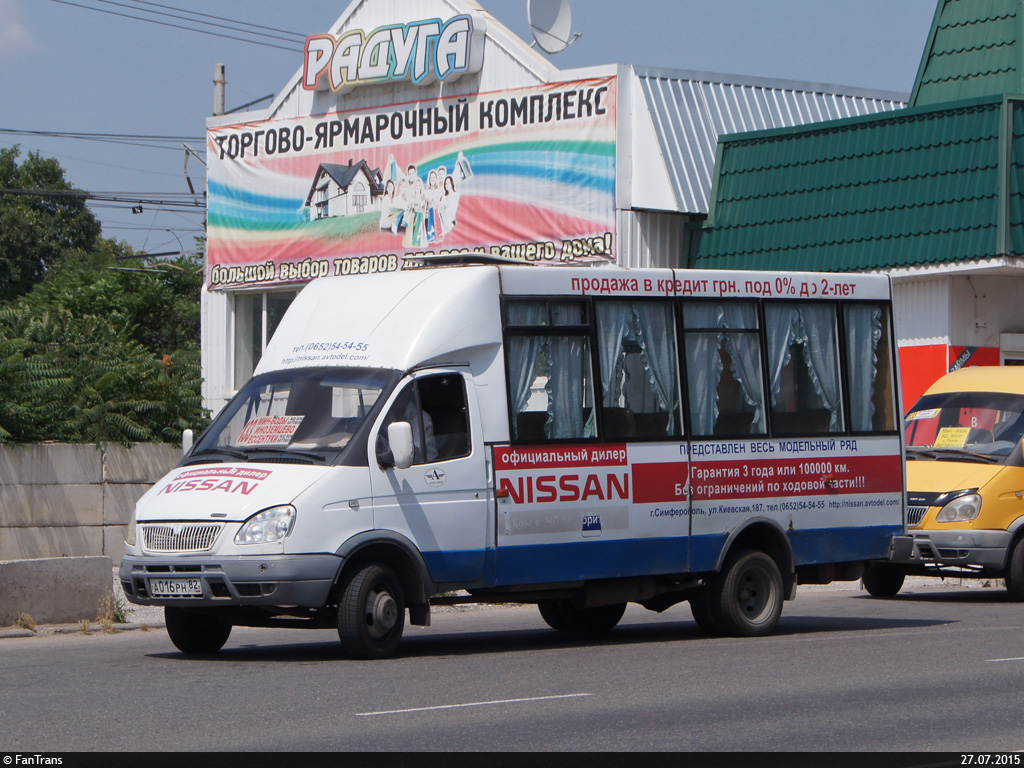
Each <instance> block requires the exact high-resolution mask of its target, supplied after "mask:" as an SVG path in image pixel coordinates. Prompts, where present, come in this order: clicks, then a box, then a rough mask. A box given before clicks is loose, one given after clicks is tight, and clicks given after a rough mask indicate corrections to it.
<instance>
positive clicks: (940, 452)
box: [906, 446, 1002, 464]
mask: <svg viewBox="0 0 1024 768" xmlns="http://www.w3.org/2000/svg"><path fill="white" fill-rule="evenodd" d="M906 452H907V458H910V459H914V458H919V457H924V458H928V459H935V460H936V461H951V460H953V461H956V460H962V459H970V460H973V461H978V462H981V463H983V464H998V463H999V462H1000V460H1001V459H1002V457H1001V456H993V455H992V454H990V453H978V452H977V451H968V450H965V449H963V448H915V447H913V446H907V449H906Z"/></svg>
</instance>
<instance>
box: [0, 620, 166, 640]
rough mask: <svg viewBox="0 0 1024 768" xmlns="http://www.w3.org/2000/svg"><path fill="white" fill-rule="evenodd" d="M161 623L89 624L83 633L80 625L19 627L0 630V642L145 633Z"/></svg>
mask: <svg viewBox="0 0 1024 768" xmlns="http://www.w3.org/2000/svg"><path fill="white" fill-rule="evenodd" d="M164 626H165V625H164V623H163V622H154V623H151V624H150V623H146V624H136V623H128V624H114V625H113V626H112V627H111V628H110V629H106V628H105V627H104V626H103V625H102V624H97V623H90V624H89V626H88V627H87V628H85V630H84V631H83V628H82V625H81V624H50V625H45V626H39V627H36V628H35V629H34V630H31V629H22V628H21V627H4V628H0V640H6V639H13V638H21V637H52V636H54V635H117V634H120V633H121V632H132V631H135V630H139V631H141V632H145V631H147V630H150V629H163V628H164Z"/></svg>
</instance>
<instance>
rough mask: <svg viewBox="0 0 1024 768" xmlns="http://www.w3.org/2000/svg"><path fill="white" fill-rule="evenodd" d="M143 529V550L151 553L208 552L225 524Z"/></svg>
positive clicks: (160, 525) (148, 526)
mask: <svg viewBox="0 0 1024 768" xmlns="http://www.w3.org/2000/svg"><path fill="white" fill-rule="evenodd" d="M139 527H140V528H142V548H143V549H145V550H148V551H150V552H178V553H184V552H208V551H209V550H210V549H211V548H212V547H213V543H214V542H215V541H216V540H217V535H218V534H219V533H220V532H221V530H222V529H223V528H224V524H223V523H152V524H145V525H141V526H139Z"/></svg>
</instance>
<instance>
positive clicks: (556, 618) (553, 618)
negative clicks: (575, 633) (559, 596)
mask: <svg viewBox="0 0 1024 768" xmlns="http://www.w3.org/2000/svg"><path fill="white" fill-rule="evenodd" d="M537 608H538V609H539V610H540V617H541V618H542V619H544V621H545V622H546V623H547V625H548V626H549V627H551V628H552V629H555V630H558V631H559V632H568V631H569V625H568V624H567V623H566V621H565V619H563V618H562V609H561V607H560V605H559V601H558V600H541V601H540V602H539V603H537Z"/></svg>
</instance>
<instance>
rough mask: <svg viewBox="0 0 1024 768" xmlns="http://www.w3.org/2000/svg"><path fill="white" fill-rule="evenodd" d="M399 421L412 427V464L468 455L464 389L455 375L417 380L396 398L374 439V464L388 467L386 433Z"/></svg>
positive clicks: (460, 378) (388, 452)
mask: <svg viewBox="0 0 1024 768" xmlns="http://www.w3.org/2000/svg"><path fill="white" fill-rule="evenodd" d="M399 421H406V422H408V423H409V424H410V425H411V426H412V441H413V447H414V449H415V450H414V454H413V464H429V463H432V462H435V461H447V460H449V459H457V458H460V457H462V456H468V455H469V454H470V440H469V416H468V410H467V408H466V387H465V383H464V382H463V380H462V377H461V376H459V375H458V374H443V375H439V376H426V377H424V378H421V379H417V380H416V381H414V382H412V383H411V384H409V385H408V386H406V388H405V389H404V390H403V391H402V392H401V394H399V396H398V398H397V399H396V400H395V402H394V403H393V404H392V406H391V409H390V410H389V411H388V414H387V416H386V417H385V418H384V422H383V424H382V426H381V430H380V432H379V433H378V435H377V448H376V452H377V460H378V462H380V463H381V464H382V465H388V464H390V463H392V457H391V448H390V446H389V445H388V435H387V431H388V426H389V425H390V424H393V423H395V422H399Z"/></svg>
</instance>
